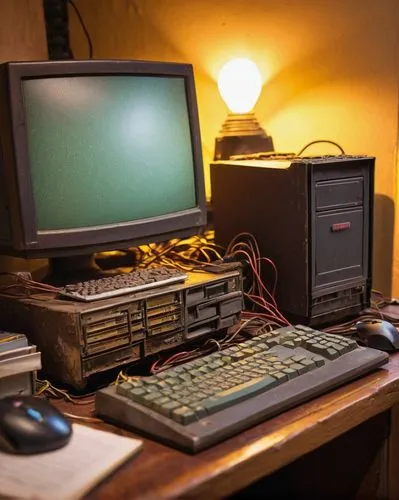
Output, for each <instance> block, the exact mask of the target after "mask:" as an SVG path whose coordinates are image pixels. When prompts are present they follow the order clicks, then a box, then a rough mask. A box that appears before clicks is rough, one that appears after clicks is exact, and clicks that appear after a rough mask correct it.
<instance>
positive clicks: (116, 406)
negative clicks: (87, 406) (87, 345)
mask: <svg viewBox="0 0 399 500" xmlns="http://www.w3.org/2000/svg"><path fill="white" fill-rule="evenodd" d="M387 360H388V356H387V354H385V353H383V352H381V351H376V350H374V349H369V348H365V347H360V346H358V344H357V343H356V341H354V340H352V339H349V338H345V337H342V336H338V335H332V334H326V333H322V332H319V331H316V330H313V329H312V328H309V327H305V326H301V325H297V326H296V327H284V328H279V329H277V330H274V331H272V332H269V333H264V334H261V335H258V336H256V337H253V338H252V339H250V340H246V341H245V342H242V343H240V344H238V345H235V346H232V347H228V348H225V349H223V350H221V351H218V352H214V353H212V354H210V355H207V356H204V357H202V358H199V359H195V360H193V361H190V362H188V363H185V364H183V365H180V366H177V367H174V368H170V369H168V370H165V371H163V372H160V373H159V374H157V375H154V376H151V377H144V378H141V379H139V380H137V381H133V382H124V383H122V384H120V385H118V386H110V387H108V388H106V389H102V390H100V391H99V392H98V393H97V395H96V411H97V413H98V414H99V415H101V416H103V417H105V418H106V419H110V420H112V421H114V422H116V423H121V424H123V425H126V426H131V427H133V428H135V429H137V430H139V431H143V432H145V433H147V434H150V435H151V436H153V437H154V438H155V439H159V440H162V441H165V442H167V443H170V444H172V445H174V446H176V447H179V448H182V449H184V450H187V451H190V452H196V451H199V450H201V449H203V448H205V447H208V446H210V445H212V444H215V443H217V442H219V441H221V440H223V439H225V438H226V437H228V436H230V435H233V434H235V433H237V432H239V431H241V430H243V429H245V428H248V427H250V426H252V425H254V424H256V423H258V422H261V421H263V420H265V419H267V418H269V417H271V416H273V415H275V414H277V413H280V412H282V411H284V410H286V409H289V408H291V407H293V406H295V405H297V404H299V403H301V402H303V401H306V400H308V399H310V398H312V397H315V396H317V395H319V394H322V393H324V392H327V391H329V390H331V389H333V388H334V387H336V386H338V385H341V384H343V383H345V382H348V381H350V380H352V379H354V378H356V377H358V376H360V375H363V374H365V373H367V372H369V371H371V370H372V369H374V368H376V367H378V366H380V365H382V364H384V363H385V362H386V361H387Z"/></svg>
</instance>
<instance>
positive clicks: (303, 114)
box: [70, 0, 399, 294]
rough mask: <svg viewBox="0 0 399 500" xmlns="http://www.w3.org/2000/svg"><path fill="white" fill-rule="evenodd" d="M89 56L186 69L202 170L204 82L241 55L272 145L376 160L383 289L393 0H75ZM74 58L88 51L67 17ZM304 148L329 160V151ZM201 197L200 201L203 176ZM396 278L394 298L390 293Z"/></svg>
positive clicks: (393, 114) (209, 143)
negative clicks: (256, 82)
mask: <svg viewBox="0 0 399 500" xmlns="http://www.w3.org/2000/svg"><path fill="white" fill-rule="evenodd" d="M76 4H77V5H78V6H79V9H80V10H81V13H82V15H83V17H84V19H85V21H86V24H87V27H88V30H89V32H90V34H91V37H92V40H93V45H94V56H95V57H99V58H137V59H151V60H169V61H179V62H191V63H192V64H193V65H194V70H195V76H196V83H197V94H198V105H199V114H200V123H201V133H202V141H203V154H204V163H205V172H206V176H207V179H208V164H209V162H210V160H211V159H212V155H213V147H214V137H215V135H216V134H217V132H218V130H219V128H220V125H221V124H222V122H223V120H224V118H225V115H226V112H227V109H226V107H225V105H224V103H223V102H222V100H221V98H220V97H219V94H218V91H217V87H216V83H215V79H216V76H217V73H218V71H219V69H220V67H221V66H222V64H223V63H224V62H225V61H227V60H228V59H230V58H233V57H239V56H245V57H249V58H251V59H253V60H254V61H255V62H256V63H257V65H258V66H259V68H260V70H261V72H262V75H263V77H264V80H265V85H264V89H263V93H262V96H261V98H260V100H259V102H258V104H257V106H256V108H255V110H256V113H257V116H258V118H259V121H260V122H261V124H262V125H263V126H264V128H265V129H266V130H267V132H268V133H269V134H271V135H272V136H273V139H274V143H275V146H276V149H278V150H281V151H294V152H295V151H298V149H299V148H301V146H302V145H304V144H305V143H307V142H308V141H311V140H313V139H318V138H326V139H332V140H335V141H338V142H339V143H340V144H341V145H342V146H343V147H344V149H345V150H346V152H348V153H354V154H355V153H366V154H370V155H375V156H376V157H377V165H376V204H375V227H374V280H373V281H374V287H376V288H378V289H381V290H383V291H384V292H385V293H389V292H390V290H391V277H392V260H393V251H392V245H393V234H394V230H393V221H394V213H393V212H394V209H393V201H392V200H393V199H394V197H395V191H396V188H395V182H396V175H395V173H396V165H395V163H396V144H397V127H398V123H397V122H398V119H397V118H398V83H399V73H398V66H399V45H398V34H399V22H398V20H399V2H398V1H397V0H379V1H375V0H349V1H348V0H229V1H224V0H76ZM70 19H71V23H72V26H71V34H72V43H73V50H74V52H75V57H86V55H87V45H86V42H85V39H84V37H83V35H82V31H81V29H80V27H79V26H78V25H77V23H76V16H75V15H74V13H73V12H71V13H70ZM312 152H324V153H332V152H335V150H334V149H333V148H332V147H330V146H324V147H323V148H320V147H318V148H317V149H316V148H313V150H312ZM207 192H208V196H209V195H210V188H209V179H208V181H207ZM396 266H397V268H398V271H397V274H398V278H397V280H396V284H395V287H394V293H396V294H399V255H398V259H397V262H396Z"/></svg>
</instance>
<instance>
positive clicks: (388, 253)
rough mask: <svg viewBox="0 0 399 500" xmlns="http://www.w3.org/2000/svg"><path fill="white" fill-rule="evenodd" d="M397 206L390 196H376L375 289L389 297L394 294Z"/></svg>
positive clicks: (374, 238)
mask: <svg viewBox="0 0 399 500" xmlns="http://www.w3.org/2000/svg"><path fill="white" fill-rule="evenodd" d="M394 227H395V206H394V202H393V200H392V199H391V198H389V197H388V196H385V195H382V194H376V195H375V196H374V228H373V288H374V289H376V290H379V291H381V292H383V293H384V294H385V295H387V296H389V297H390V296H391V293H392V266H393V245H394Z"/></svg>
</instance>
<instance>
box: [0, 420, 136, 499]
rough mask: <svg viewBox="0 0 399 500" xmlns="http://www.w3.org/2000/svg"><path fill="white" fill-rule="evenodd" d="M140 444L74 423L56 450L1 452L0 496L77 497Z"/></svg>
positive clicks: (130, 454) (28, 497) (126, 457)
mask: <svg viewBox="0 0 399 500" xmlns="http://www.w3.org/2000/svg"><path fill="white" fill-rule="evenodd" d="M141 448H142V441H139V440H138V439H132V438H127V437H124V436H118V435H116V434H112V433H110V432H104V431H99V430H96V429H92V428H90V427H86V426H84V425H79V424H73V434H72V438H71V440H70V441H69V443H68V444H67V445H66V446H64V447H63V448H61V449H59V450H56V451H51V452H47V453H41V454H38V455H10V454H6V453H2V452H0V464H1V466H0V498H4V497H5V498H11V499H15V498H19V499H33V498H34V499H35V500H55V499H57V500H78V499H80V498H81V497H82V496H83V495H84V494H85V493H87V492H88V491H89V490H90V489H92V488H93V487H94V486H95V485H96V484H97V483H99V482H100V481H101V480H102V479H104V478H105V477H106V476H107V475H108V474H110V473H111V472H112V471H114V470H115V469H116V468H117V467H118V466H119V465H120V464H122V463H123V462H124V461H126V460H127V459H128V458H129V457H131V456H132V455H134V454H136V453H137V452H138V451H139V450H140V449H141Z"/></svg>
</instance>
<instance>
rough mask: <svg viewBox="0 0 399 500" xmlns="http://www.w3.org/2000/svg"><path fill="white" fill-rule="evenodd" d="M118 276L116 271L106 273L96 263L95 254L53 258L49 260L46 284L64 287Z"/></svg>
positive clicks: (45, 278) (44, 280)
mask: <svg viewBox="0 0 399 500" xmlns="http://www.w3.org/2000/svg"><path fill="white" fill-rule="evenodd" d="M112 274H117V272H116V271H110V270H107V271H104V270H102V269H101V268H100V267H99V266H98V265H97V263H96V261H95V259H94V254H89V255H74V256H69V257H53V258H51V259H49V266H48V270H47V274H46V276H45V277H44V279H43V282H44V283H49V284H51V285H54V286H64V285H67V284H71V283H78V282H79V281H88V280H93V279H99V278H103V277H105V276H110V275H112Z"/></svg>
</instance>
